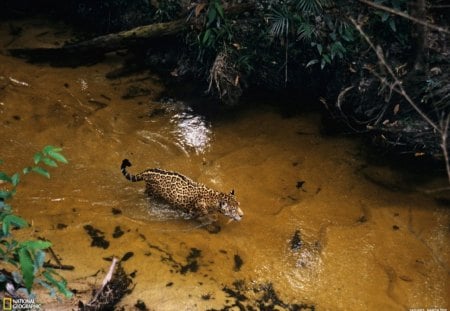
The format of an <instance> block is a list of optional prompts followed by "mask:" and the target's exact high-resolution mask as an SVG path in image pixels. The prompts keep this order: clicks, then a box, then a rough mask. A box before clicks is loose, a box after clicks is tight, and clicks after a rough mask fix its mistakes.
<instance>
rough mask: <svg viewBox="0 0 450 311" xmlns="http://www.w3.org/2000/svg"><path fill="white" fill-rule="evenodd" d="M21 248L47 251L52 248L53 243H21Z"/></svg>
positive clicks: (36, 241)
mask: <svg viewBox="0 0 450 311" xmlns="http://www.w3.org/2000/svg"><path fill="white" fill-rule="evenodd" d="M20 246H21V247H26V248H28V249H32V250H36V249H46V248H49V247H50V246H52V243H50V242H49V241H42V240H35V241H25V242H22V243H20Z"/></svg>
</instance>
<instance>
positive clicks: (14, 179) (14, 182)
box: [11, 173, 20, 187]
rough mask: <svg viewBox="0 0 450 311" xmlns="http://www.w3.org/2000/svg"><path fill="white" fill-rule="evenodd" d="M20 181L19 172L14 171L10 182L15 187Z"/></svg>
mask: <svg viewBox="0 0 450 311" xmlns="http://www.w3.org/2000/svg"><path fill="white" fill-rule="evenodd" d="M19 182H20V175H19V173H15V174H14V175H12V176H11V183H12V185H13V186H14V187H16V186H17V185H18V184H19Z"/></svg>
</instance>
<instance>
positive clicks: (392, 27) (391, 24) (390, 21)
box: [389, 18, 397, 32]
mask: <svg viewBox="0 0 450 311" xmlns="http://www.w3.org/2000/svg"><path fill="white" fill-rule="evenodd" d="M389 27H391V29H392V31H393V32H397V27H396V26H395V21H394V20H393V19H392V18H391V19H390V20H389Z"/></svg>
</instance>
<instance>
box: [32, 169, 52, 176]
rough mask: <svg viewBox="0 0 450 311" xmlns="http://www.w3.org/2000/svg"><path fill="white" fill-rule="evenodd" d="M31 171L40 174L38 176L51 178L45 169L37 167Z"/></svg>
mask: <svg viewBox="0 0 450 311" xmlns="http://www.w3.org/2000/svg"><path fill="white" fill-rule="evenodd" d="M31 170H32V171H33V172H35V173H38V174H40V175H42V176H45V177H47V178H50V173H49V172H48V171H47V170H46V169H45V168H42V167H40V166H35V167H33V168H32V169H31Z"/></svg>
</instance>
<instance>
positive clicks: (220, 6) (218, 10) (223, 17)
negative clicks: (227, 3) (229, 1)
mask: <svg viewBox="0 0 450 311" xmlns="http://www.w3.org/2000/svg"><path fill="white" fill-rule="evenodd" d="M214 7H215V8H216V11H217V13H219V16H220V17H221V18H222V19H225V16H224V14H223V7H222V5H221V4H220V3H219V2H218V1H216V2H215V3H214Z"/></svg>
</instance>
